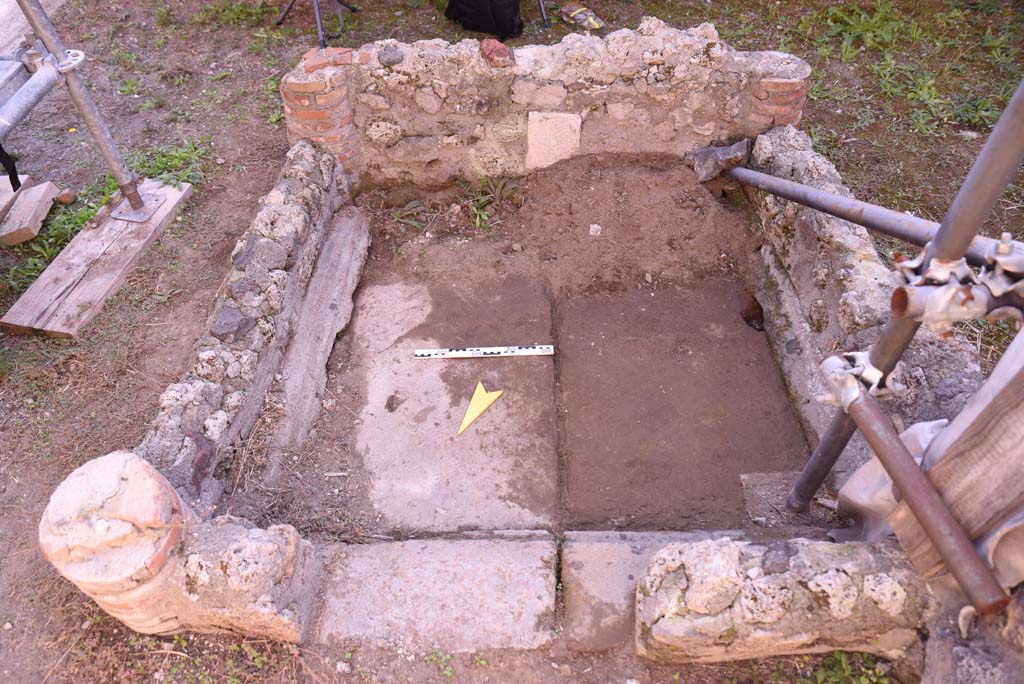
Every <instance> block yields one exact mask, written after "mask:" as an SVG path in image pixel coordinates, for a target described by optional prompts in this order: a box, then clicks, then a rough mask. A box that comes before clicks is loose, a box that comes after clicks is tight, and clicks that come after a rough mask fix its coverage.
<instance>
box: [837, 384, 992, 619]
mask: <svg viewBox="0 0 1024 684" xmlns="http://www.w3.org/2000/svg"><path fill="white" fill-rule="evenodd" d="M847 410H848V411H849V414H850V417H851V418H852V419H853V420H854V422H855V423H856V424H857V427H858V428H859V429H860V431H861V433H862V434H863V435H864V438H865V439H866V440H867V442H868V444H869V445H870V446H871V449H872V450H873V451H874V452H875V455H876V456H878V460H879V461H880V462H881V463H882V466H883V467H884V468H885V472H887V473H888V474H889V477H891V478H892V481H893V484H894V485H895V486H896V488H897V489H898V490H899V492H900V494H901V495H902V497H903V500H904V501H906V502H907V505H908V506H909V507H910V510H911V512H913V514H914V517H916V518H917V521H918V523H920V525H921V527H922V528H923V529H924V531H925V533H926V534H927V535H928V538H929V539H930V540H931V542H932V544H933V545H934V546H935V549H936V551H938V552H939V555H940V556H942V560H943V561H945V563H946V567H947V568H949V571H950V572H951V573H952V574H953V576H954V577H955V578H956V581H957V582H959V584H960V587H961V588H962V589H963V590H964V593H966V594H967V596H968V598H969V599H970V601H971V603H972V604H973V605H974V607H975V609H977V611H978V613H980V614H981V615H991V614H993V613H997V612H999V611H1001V610H1002V609H1003V608H1005V607H1006V604H1007V603H1009V601H1010V597H1009V596H1007V594H1006V592H1004V591H1003V589H1002V587H1000V586H999V583H998V582H997V581H996V579H995V577H994V576H993V575H992V570H991V569H990V568H989V567H988V566H987V565H986V564H985V562H984V561H983V560H982V559H981V557H980V556H979V555H978V552H977V550H976V549H975V548H974V544H973V543H972V542H971V540H970V539H969V538H968V536H967V533H966V532H964V530H963V528H962V527H960V523H959V522H957V520H956V518H954V517H953V514H952V513H950V512H949V509H948V508H946V504H945V503H944V502H943V501H942V497H941V496H939V493H938V492H937V491H935V487H934V486H933V485H932V483H931V480H929V479H928V477H927V476H926V475H925V474H924V472H923V471H922V470H921V468H920V466H918V464H917V462H915V461H914V457H913V456H912V455H911V454H910V452H909V451H908V450H907V447H906V446H905V445H904V444H903V442H902V440H900V436H899V433H897V432H896V427H895V426H894V425H893V424H892V421H891V420H890V419H889V418H888V416H886V415H885V413H884V412H883V411H882V407H881V406H880V405H879V404H878V401H877V400H876V399H875V398H874V397H872V396H871V395H869V394H868V393H867V392H864V391H861V393H860V396H859V397H858V398H857V399H856V400H854V401H853V403H851V404H850V405H849V408H848V409H847Z"/></svg>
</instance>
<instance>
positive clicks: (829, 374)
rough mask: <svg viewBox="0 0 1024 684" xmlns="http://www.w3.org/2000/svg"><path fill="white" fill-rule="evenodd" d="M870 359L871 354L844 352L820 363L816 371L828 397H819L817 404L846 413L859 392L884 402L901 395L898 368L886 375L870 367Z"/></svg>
mask: <svg viewBox="0 0 1024 684" xmlns="http://www.w3.org/2000/svg"><path fill="white" fill-rule="evenodd" d="M870 355H871V352H870V351H855V352H845V353H843V354H836V355H834V356H829V357H828V358H826V359H825V360H824V361H822V362H821V365H820V366H819V368H820V369H821V372H822V374H823V375H824V376H825V382H826V383H827V384H828V388H829V391H830V394H826V395H824V396H821V397H819V398H818V399H819V401H822V402H823V403H826V404H832V405H834V406H842V407H843V410H844V411H846V410H847V409H849V406H850V404H851V403H853V402H854V401H855V400H856V399H857V397H859V396H860V395H861V392H864V391H867V393H868V394H869V395H871V396H872V397H876V398H879V399H884V398H887V397H892V396H896V395H897V394H899V393H900V392H902V391H904V390H905V389H906V387H905V386H904V385H903V384H901V383H900V382H899V381H898V380H897V376H898V374H899V369H900V367H899V366H897V367H896V369H895V370H893V372H892V373H889V374H888V375H886V374H885V373H883V372H882V371H881V369H879V368H878V367H877V366H875V365H874V364H873V363H871V358H870Z"/></svg>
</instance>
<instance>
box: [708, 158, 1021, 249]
mask: <svg viewBox="0 0 1024 684" xmlns="http://www.w3.org/2000/svg"><path fill="white" fill-rule="evenodd" d="M722 175H723V176H727V177H729V178H731V179H732V180H734V181H737V182H740V183H743V184H744V185H749V186H750V187H752V188H757V189H758V190H764V191H765V192H767V193H770V194H772V195H775V196H777V197H781V198H783V199H787V200H789V201H791V202H796V203H797V204H802V205H804V206H805V207H810V208H811V209H817V210H818V211H822V212H824V213H826V214H829V215H831V216H835V217H837V218H841V219H844V220H846V221H849V222H851V223H856V224H857V225H859V226H864V227H865V228H867V229H869V230H873V231H875V232H877V233H882V234H883V235H888V236H890V237H894V238H898V239H900V240H905V241H907V242H909V243H911V244H914V245H917V246H919V247H924V246H925V245H926V244H928V243H929V242H930V241H932V240H933V239H935V235H936V233H938V231H939V224H938V223H935V222H934V221H929V220H927V219H923V218H918V217H916V216H911V215H910V214H903V213H901V212H898V211H893V210H892V209H886V208H885V207H880V206H878V205H876V204H870V203H868V202H862V201H861V200H858V199H854V198H852V197H843V196H842V195H835V194H833V193H831V192H826V191H824V190H818V189H817V188H812V187H811V186H809V185H803V184H801V183H795V182H793V181H790V180H786V179H784V178H777V177H775V176H772V175H769V174H767V173H761V172H760V171H754V170H752V169H747V168H743V167H741V166H736V167H733V168H731V169H726V170H725V171H723V172H722ZM1004 187H1005V186H1004ZM996 242H997V241H996V240H993V239H992V238H987V237H981V236H978V237H976V238H975V239H974V241H973V242H971V244H970V246H969V248H968V250H967V253H966V256H967V260H968V261H969V262H970V263H972V264H974V265H975V266H981V265H983V264H985V263H986V255H988V254H989V253H990V252H991V251H992V249H994V247H995V244H996Z"/></svg>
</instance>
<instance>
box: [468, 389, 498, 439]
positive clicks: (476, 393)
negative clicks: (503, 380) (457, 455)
mask: <svg viewBox="0 0 1024 684" xmlns="http://www.w3.org/2000/svg"><path fill="white" fill-rule="evenodd" d="M504 391H505V390H498V391H496V392H488V391H487V389H486V388H485V387H484V383H482V382H478V383H476V389H475V390H473V398H472V399H470V400H469V408H467V409H466V415H465V416H463V417H462V425H460V426H459V434H460V435H461V434H462V433H463V432H465V431H466V428H468V427H469V426H470V425H472V424H473V421H474V420H476V419H477V418H479V417H480V414H481V413H483V412H484V411H486V410H487V409H488V408H489V407H490V406H491V404H493V403H494V402H496V401H498V397H500V396H501V394H502V392H504Z"/></svg>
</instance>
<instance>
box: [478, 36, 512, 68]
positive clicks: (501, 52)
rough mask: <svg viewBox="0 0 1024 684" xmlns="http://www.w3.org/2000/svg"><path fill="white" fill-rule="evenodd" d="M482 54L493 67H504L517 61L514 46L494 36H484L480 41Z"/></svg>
mask: <svg viewBox="0 0 1024 684" xmlns="http://www.w3.org/2000/svg"><path fill="white" fill-rule="evenodd" d="M480 54H481V55H483V57H484V59H485V60H487V63H488V64H490V65H491V66H492V67H496V68H499V69H501V68H504V67H510V66H513V65H514V64H515V63H516V53H515V52H513V51H512V48H510V47H509V46H507V45H505V44H504V43H502V42H501V41H499V40H495V39H494V38H484V40H483V41H481V42H480Z"/></svg>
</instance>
